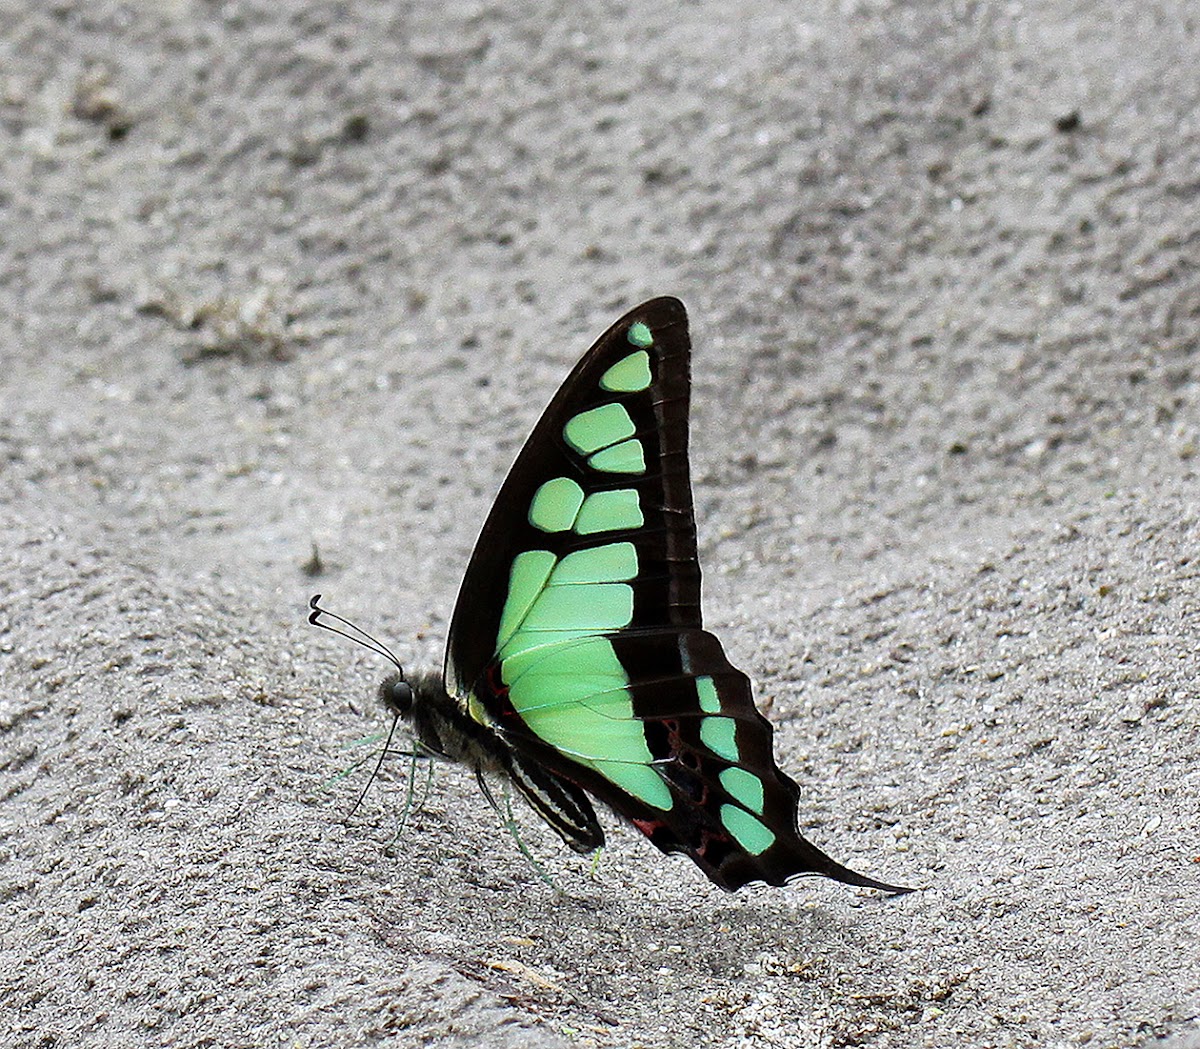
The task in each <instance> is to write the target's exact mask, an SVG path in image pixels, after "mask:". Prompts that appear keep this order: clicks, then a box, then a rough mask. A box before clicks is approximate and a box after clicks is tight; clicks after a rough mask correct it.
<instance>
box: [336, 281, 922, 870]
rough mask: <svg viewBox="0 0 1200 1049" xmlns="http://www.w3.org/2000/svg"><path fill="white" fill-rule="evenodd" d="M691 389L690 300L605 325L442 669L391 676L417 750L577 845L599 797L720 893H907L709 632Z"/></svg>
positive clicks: (570, 387) (391, 697) (522, 481)
mask: <svg viewBox="0 0 1200 1049" xmlns="http://www.w3.org/2000/svg"><path fill="white" fill-rule="evenodd" d="M689 391H690V342H689V339H688V331H687V314H686V312H685V311H684V307H683V304H682V303H681V302H679V301H678V300H677V299H673V298H659V299H653V300H651V301H650V302H647V303H644V304H643V305H641V306H639V307H637V308H636V309H634V310H632V311H631V312H630V313H628V314H627V315H626V316H625V317H623V318H621V320H619V321H618V322H617V323H616V324H614V325H613V326H612V327H611V328H610V329H609V330H608V331H607V332H605V334H604V335H603V336H601V338H600V339H599V340H598V341H597V342H596V344H595V345H594V346H593V347H592V348H591V349H590V350H589V351H588V352H587V353H586V354H585V355H584V357H583V359H582V360H581V361H580V362H579V364H578V365H577V366H576V367H575V369H574V371H572V373H571V374H570V376H569V377H568V378H567V380H566V382H565V383H564V384H563V386H562V388H561V389H560V390H559V391H558V393H557V394H556V396H555V397H554V399H553V400H552V401H551V403H550V406H549V407H548V408H547V409H546V411H545V413H544V414H543V415H542V418H541V420H540V421H539V422H538V424H537V426H536V428H535V429H534V431H533V433H532V434H531V435H530V437H529V440H528V441H527V442H526V444H525V447H524V448H523V449H522V451H521V453H520V455H519V456H518V457H517V460H516V462H515V463H514V464H513V467H512V470H511V471H510V473H509V475H508V478H507V480H506V481H505V482H504V485H503V487H502V488H501V490H500V494H499V496H498V497H497V499H496V502H495V505H494V506H493V508H492V511H491V513H490V515H489V516H488V518H487V521H486V523H485V524H484V526H483V530H482V532H481V534H480V536H479V540H478V542H477V544H476V547H475V552H474V554H473V555H472V557H471V562H470V565H469V566H468V568H467V572H466V576H465V577H464V579H463V583H462V588H461V590H460V592H459V595H458V601H457V604H456V606H455V610H454V615H453V618H452V620H451V624H450V633H449V638H448V642H447V651H446V660H445V668H444V673H443V674H442V675H438V674H436V673H421V674H414V675H412V676H411V677H410V678H409V679H408V680H405V679H404V677H403V675H395V676H393V677H391V678H389V679H388V680H387V681H385V682H384V683H383V685H382V686H381V689H380V692H381V696H382V698H383V700H384V701H385V703H387V704H388V705H389V706H390V707H391V708H392V709H393V710H394V711H395V712H397V713H398V714H400V715H401V716H402V717H404V718H405V720H406V721H407V722H408V724H409V726H410V729H411V730H412V732H413V734H414V736H415V737H416V738H417V740H418V741H419V743H420V745H421V747H422V749H424V750H428V751H430V752H432V753H434V754H437V755H441V756H444V757H447V758H451V759H454V760H457V761H461V762H463V763H465V764H467V765H468V766H470V767H472V768H474V769H475V771H476V773H477V774H479V775H481V776H482V774H483V773H487V772H493V773H496V772H498V773H501V774H504V775H506V776H507V777H509V778H510V779H511V781H512V783H513V785H514V786H515V787H516V789H517V790H518V791H519V792H520V793H521V794H522V795H523V796H524V797H525V798H526V799H527V800H528V802H529V803H530V805H531V806H532V807H533V809H534V810H535V811H536V812H537V813H538V814H539V815H540V816H541V817H542V818H543V819H545V820H546V821H547V822H548V823H549V824H550V825H551V826H552V827H553V828H554V829H555V830H556V831H557V832H558V834H559V835H561V837H562V838H563V840H564V841H565V842H566V843H567V844H568V845H569V846H571V847H572V848H574V849H576V850H577V851H580V852H590V851H592V850H594V849H596V848H598V847H599V846H600V845H602V844H603V842H604V832H603V830H602V829H601V827H600V823H599V821H598V820H597V818H596V813H595V810H594V809H593V806H592V800H591V799H592V798H596V799H599V800H600V801H602V802H604V803H605V804H607V805H608V806H609V807H610V808H612V809H613V810H615V811H616V812H617V813H619V814H620V815H621V816H624V817H625V818H626V819H628V820H630V821H631V822H632V823H633V824H634V825H635V826H636V827H637V828H638V829H639V830H640V831H642V833H643V834H645V835H646V836H647V837H648V838H649V839H650V841H652V842H653V843H654V844H655V845H656V846H658V848H659V849H661V850H662V851H663V852H666V853H685V854H686V855H688V856H690V857H691V859H692V860H693V861H694V862H695V863H696V865H697V866H699V867H700V869H701V870H702V871H704V873H705V874H706V875H707V876H708V877H709V878H710V879H711V880H712V881H713V882H715V883H716V884H717V885H720V886H721V887H722V888H724V889H728V890H735V889H738V888H740V887H741V886H743V885H745V884H747V883H748V882H754V881H762V882H767V883H769V884H772V885H783V884H784V883H785V882H786V881H787V880H788V879H789V878H792V877H793V876H796V875H801V874H819V875H824V876H826V877H829V878H834V879H837V880H838V881H842V882H846V883H848V884H850V885H859V886H866V887H870V888H876V889H882V890H885V891H888V892H904V891H907V890H904V889H901V888H899V887H897V886H892V885H887V884H885V883H883V882H880V881H876V880H875V879H873V878H868V877H865V876H863V875H860V874H856V873H855V872H853V871H851V870H849V869H847V868H846V867H844V866H842V865H841V864H839V863H837V862H835V861H834V860H833V859H831V858H830V857H828V856H826V855H825V853H823V852H822V851H821V850H820V849H818V848H817V847H816V846H814V845H812V844H811V843H810V842H808V841H806V840H805V839H804V838H803V837H801V836H800V834H799V832H798V831H797V804H798V799H799V788H798V787H797V786H796V784H795V783H794V782H793V781H792V780H791V779H789V778H788V777H787V776H786V775H785V774H784V773H783V772H782V771H780V769H779V767H778V766H777V765H776V764H775V760H774V756H773V753H772V746H771V726H770V724H769V723H768V722H767V720H766V719H765V718H764V717H763V716H762V715H761V714H760V713H759V712H758V710H757V709H756V708H755V706H754V702H753V699H752V697H751V691H750V682H749V680H748V679H747V678H746V676H745V675H744V674H743V673H742V672H741V671H739V670H738V669H737V668H736V667H734V666H732V665H731V664H730V662H729V661H728V659H726V657H725V653H724V651H723V650H722V648H721V644H720V642H719V641H718V640H717V639H716V637H714V636H713V635H712V634H710V633H708V632H707V631H705V630H704V629H703V625H702V621H701V613H700V566H699V563H698V561H697V557H696V526H695V519H694V516H693V510H692V492H691V483H690V480H689V476H688V457H687V446H688V397H689ZM314 607H315V606H314Z"/></svg>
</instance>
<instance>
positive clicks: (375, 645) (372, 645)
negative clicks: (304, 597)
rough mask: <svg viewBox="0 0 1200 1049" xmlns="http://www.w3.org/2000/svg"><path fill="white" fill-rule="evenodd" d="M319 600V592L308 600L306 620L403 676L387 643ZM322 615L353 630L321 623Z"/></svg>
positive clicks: (400, 667) (401, 669)
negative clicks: (340, 637)
mask: <svg viewBox="0 0 1200 1049" xmlns="http://www.w3.org/2000/svg"><path fill="white" fill-rule="evenodd" d="M320 600H321V595H320V594H313V596H312V598H311V599H310V600H309V602H308V607H309V608H311V609H312V611H311V612H309V614H308V621H309V622H310V623H312V625H313V626H319V627H320V628H321V629H322V630H328V631H329V632H330V633H331V634H340V635H341V636H342V637H345V638H349V639H350V640H351V641H353V642H354V643H355V644H356V645H362V646H363V648H367V649H370V650H371V651H372V652H374V653H375V654H376V655H379V656H383V658H384V659H386V660H388V661H390V662H391V664H392V665H393V666H394V667H395V668H396V669H397V670H398V671H400V677H401V678H403V677H404V667H403V666H401V665H400V660H398V659H397V658H396V657H395V656H394V655H392V652H391V649H389V648H388V647H387V645H385V644H384V643H383V642H382V641H380V640H379V639H378V638H374V637H372V636H371V635H370V634H368V633H367V632H366V631H365V630H364V629H363V628H362V627H360V626H358V625H357V624H355V623H351V622H350V620H349V619H346V618H345V617H344V616H339V615H338V614H337V613H336V612H330V611H329V609H328V608H322V607H321V606H320V605H319V604H317V602H318V601H320ZM322 616H328V617H329V618H330V619H332V620H334V621H335V622H338V623H341V624H342V625H343V626H347V627H349V628H350V630H352V631H354V632H353V633H350V631H347V630H342V629H341V627H336V626H330V625H329V624H328V623H323V622H321V617H322ZM394 727H395V726H393V728H394ZM388 738H389V740H390V739H391V737H390V736H389V737H388ZM384 750H385V752H386V750H387V748H386V747H385V748H384Z"/></svg>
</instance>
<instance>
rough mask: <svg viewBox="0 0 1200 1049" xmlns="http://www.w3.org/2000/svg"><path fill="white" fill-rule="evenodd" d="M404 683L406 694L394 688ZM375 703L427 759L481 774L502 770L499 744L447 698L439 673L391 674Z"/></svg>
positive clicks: (380, 687)
mask: <svg viewBox="0 0 1200 1049" xmlns="http://www.w3.org/2000/svg"><path fill="white" fill-rule="evenodd" d="M405 682H407V684H408V686H409V689H410V691H408V690H405V689H403V687H401V688H399V689H398V688H397V685H400V686H403V684H404V683H405ZM379 699H380V702H382V703H383V705H384V706H385V707H386V708H387V709H388V710H390V711H391V712H392V713H393V714H398V715H399V716H400V717H401V718H403V720H404V722H405V723H406V724H407V725H408V727H409V729H410V731H411V732H412V735H413V738H414V739H415V740H416V741H417V743H418V744H419V746H420V747H421V749H422V750H424V751H426V752H428V753H429V754H430V755H431V756H434V757H440V758H445V759H447V760H449V761H457V762H461V763H462V764H464V765H467V766H469V767H470V768H472V769H476V770H482V771H500V770H501V769H502V768H503V767H504V760H503V756H504V751H505V750H506V749H507V748H506V747H505V746H504V744H503V742H501V740H500V739H499V738H498V737H497V736H496V734H495V732H493V731H492V730H491V729H490V728H489V727H488V726H486V725H483V724H480V723H479V722H478V721H477V720H475V719H474V718H472V717H471V716H470V714H468V712H467V710H466V709H464V707H463V705H462V704H461V703H459V702H458V701H457V700H456V699H454V698H453V697H451V696H450V694H449V693H448V692H447V691H446V685H445V681H444V679H443V677H442V675H441V673H440V672H439V671H436V670H417V671H413V672H410V673H409V674H408V675H407V676H406V677H405V678H401V677H400V675H398V674H392V675H391V676H390V677H387V678H385V679H384V680H383V682H381V683H380V686H379Z"/></svg>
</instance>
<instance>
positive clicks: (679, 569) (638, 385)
mask: <svg viewBox="0 0 1200 1049" xmlns="http://www.w3.org/2000/svg"><path fill="white" fill-rule="evenodd" d="M631 333H632V340H631ZM647 336H648V337H649V339H650V340H651V342H650V345H649V346H641V345H639V344H638V342H639V341H642V340H643V339H644V338H645V337H647ZM634 340H637V341H634ZM690 349H691V344H690V343H689V341H688V330H687V314H686V312H685V311H684V308H683V303H681V302H680V301H679V300H678V299H672V298H660V299H652V300H651V301H650V302H647V303H644V304H643V305H642V306H639V307H638V308H637V309H636V310H633V311H632V312H630V313H629V314H627V315H626V316H625V317H623V318H622V319H621V320H619V321H618V322H617V323H616V324H614V325H613V326H612V327H611V328H609V330H608V331H606V332H605V333H604V334H603V335H602V336H601V337H600V338H599V339H598V340H597V342H596V344H595V345H594V346H592V348H591V349H590V350H589V351H588V352H587V353H586V354H585V355H584V357H583V359H582V360H581V361H580V362H579V364H578V365H576V367H575V369H574V371H572V372H571V374H570V375H569V376H568V377H567V380H566V381H565V382H564V383H563V385H562V387H561V388H560V389H559V391H558V393H557V394H556V395H555V397H554V399H553V400H552V401H551V402H550V405H549V407H547V409H546V411H545V412H544V413H543V415H542V418H541V420H540V421H539V422H538V424H537V426H536V427H535V428H534V431H533V433H532V434H530V436H529V439H528V440H527V441H526V442H525V447H524V448H523V449H522V450H521V453H520V455H518V456H517V460H516V462H515V463H514V464H513V466H512V469H511V470H510V471H509V475H508V478H507V479H506V480H505V482H504V485H503V487H502V488H501V489H500V494H499V495H498V496H497V497H496V502H495V504H494V505H493V507H492V511H491V513H490V514H489V515H488V518H487V521H486V522H485V523H484V526H483V530H482V531H481V532H480V535H479V540H478V542H477V543H476V546H475V552H474V553H473V554H472V556H471V562H470V564H469V565H468V567H467V572H466V575H465V576H464V577H463V582H462V587H461V588H460V590H459V596H458V602H457V604H456V605H455V609H454V616H453V618H452V620H451V624H450V635H449V642H448V645H447V649H446V668H445V669H446V674H445V677H446V686H447V688H448V689H450V690H451V692H452V693H453V692H457V694H458V696H459V697H463V696H465V695H467V694H469V693H470V692H471V691H472V690H473V688H474V687H475V684H476V682H477V681H478V680H479V678H480V676H481V675H482V674H483V672H484V670H485V669H486V668H487V666H488V664H489V663H491V662H492V661H493V660H494V659H495V657H496V654H497V652H498V648H499V646H498V635H499V632H500V627H501V618H502V614H503V612H504V611H505V610H506V605H507V602H508V601H509V597H510V586H511V584H512V583H513V582H514V576H516V577H517V578H516V582H518V583H520V582H522V581H523V580H524V579H525V578H526V577H529V576H530V575H531V573H532V577H533V578H536V573H537V571H538V570H539V569H540V567H541V565H542V564H545V563H547V559H546V558H541V559H540V561H539V559H538V558H532V557H524V558H522V559H521V560H520V561H518V559H519V558H521V555H524V554H530V553H538V552H544V553H546V554H547V555H552V556H553V558H554V559H555V561H556V562H558V561H562V562H564V565H563V567H562V568H560V572H559V575H560V578H565V577H566V573H567V572H585V573H587V574H591V575H595V574H596V573H597V572H599V571H601V570H602V569H603V568H604V565H603V564H601V563H600V562H601V561H604V560H609V561H611V560H612V559H614V558H619V557H620V556H621V551H614V550H612V549H611V548H612V547H613V546H615V545H616V543H617V542H618V541H620V542H624V543H628V544H632V545H633V546H634V547H635V548H636V554H637V577H638V580H637V583H636V586H637V590H638V595H637V602H636V604H637V608H636V614H637V617H638V619H639V620H640V621H641V622H646V623H653V624H669V625H672V626H679V627H688V626H699V625H700V569H699V565H698V564H697V561H696V525H695V519H694V516H693V513H692V490H691V483H690V481H689V478H688V459H687V443H688V393H689V389H690V374H689V365H690ZM576 420H577V421H576ZM572 442H574V443H572ZM634 445H636V446H637V447H636V448H635V447H634ZM580 449H584V451H580ZM589 449H590V451H589ZM635 453H640V459H641V462H642V463H643V464H644V468H643V469H642V470H640V471H639V470H636V469H635V468H636V467H637V465H638V458H637V454H635ZM597 464H598V465H597ZM605 467H609V468H612V467H615V468H616V469H606V468H605ZM595 549H601V550H603V551H604V553H603V554H600V555H596V556H595V557H589V555H588V554H587V553H586V551H589V550H595ZM580 552H583V556H577V557H574V558H571V557H570V555H572V554H578V553H580ZM514 568H516V569H517V571H515V572H514ZM609 574H610V575H611V571H610V572H609ZM610 593H611V592H610ZM512 614H513V613H512V612H511V611H510V618H511V616H512Z"/></svg>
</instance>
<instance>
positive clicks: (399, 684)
mask: <svg viewBox="0 0 1200 1049" xmlns="http://www.w3.org/2000/svg"><path fill="white" fill-rule="evenodd" d="M412 701H413V690H412V685H410V684H409V683H408V682H407V681H404V680H402V679H397V680H395V681H393V682H392V687H391V688H390V689H389V690H388V695H387V705H388V706H389V707H391V708H392V709H393V710H394V711H395V712H396V713H397V714H401V715H404V714H407V713H408V712H409V710H410V709H411V708H412Z"/></svg>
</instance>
